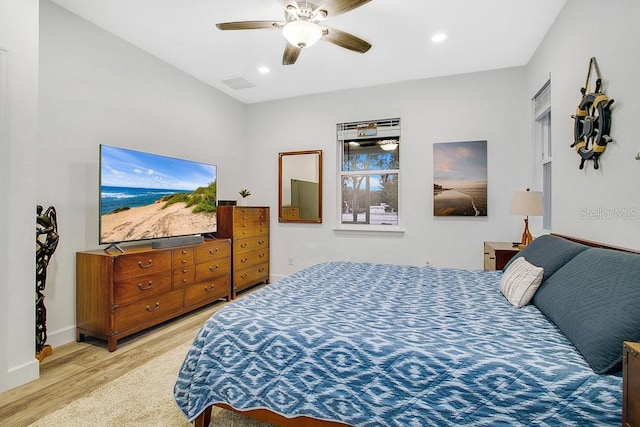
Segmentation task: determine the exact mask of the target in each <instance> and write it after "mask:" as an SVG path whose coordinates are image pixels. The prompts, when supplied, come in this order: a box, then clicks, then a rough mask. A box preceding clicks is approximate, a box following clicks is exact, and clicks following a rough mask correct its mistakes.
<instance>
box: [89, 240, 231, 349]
mask: <svg viewBox="0 0 640 427" xmlns="http://www.w3.org/2000/svg"><path fill="white" fill-rule="evenodd" d="M230 283H231V241H230V240H229V239H211V240H206V241H205V242H204V243H200V244H196V245H187V246H180V247H176V248H167V249H151V247H150V246H148V245H147V246H140V247H134V248H126V250H125V253H106V252H104V251H101V250H95V251H87V252H78V253H76V324H77V339H78V341H82V340H84V337H85V335H89V336H93V337H96V338H101V339H105V340H107V342H108V348H109V351H114V350H116V348H117V341H118V340H119V339H121V338H124V337H126V336H129V335H131V334H133V333H136V332H139V331H141V330H143V329H146V328H148V327H150V326H153V325H156V324H158V323H161V322H164V321H166V320H169V319H171V318H173V317H176V316H179V315H181V314H184V313H187V312H189V311H191V310H194V309H196V308H198V307H202V306H203V305H206V304H209V303H211V302H214V301H216V300H219V299H222V298H224V299H226V300H227V301H228V300H229V299H230V298H231V292H230V286H231V285H230Z"/></svg>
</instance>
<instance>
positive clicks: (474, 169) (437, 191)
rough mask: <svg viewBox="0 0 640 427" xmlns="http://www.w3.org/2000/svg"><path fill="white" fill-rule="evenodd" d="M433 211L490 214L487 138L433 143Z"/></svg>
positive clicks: (470, 214) (450, 214)
mask: <svg viewBox="0 0 640 427" xmlns="http://www.w3.org/2000/svg"><path fill="white" fill-rule="evenodd" d="M433 215H434V216H487V141H468V142H444V143H435V144H433Z"/></svg>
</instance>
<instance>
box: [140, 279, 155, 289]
mask: <svg viewBox="0 0 640 427" xmlns="http://www.w3.org/2000/svg"><path fill="white" fill-rule="evenodd" d="M152 286H153V281H151V280H149V284H148V285H147V286H144V285H143V284H142V283H138V289H140V290H141V291H146V290H147V289H151V287H152Z"/></svg>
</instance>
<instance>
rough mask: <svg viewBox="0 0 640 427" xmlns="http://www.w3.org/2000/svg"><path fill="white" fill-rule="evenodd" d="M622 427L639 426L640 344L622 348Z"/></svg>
mask: <svg viewBox="0 0 640 427" xmlns="http://www.w3.org/2000/svg"><path fill="white" fill-rule="evenodd" d="M622 426H623V427H639V426H640V343H637V342H625V343H624V345H623V347H622Z"/></svg>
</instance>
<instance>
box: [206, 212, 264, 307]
mask: <svg viewBox="0 0 640 427" xmlns="http://www.w3.org/2000/svg"><path fill="white" fill-rule="evenodd" d="M217 236H218V237H219V238H229V239H231V242H232V243H231V247H232V249H231V252H232V271H233V273H232V289H231V294H232V298H235V297H236V294H237V292H239V291H241V290H243V289H246V288H248V287H250V286H253V285H256V284H258V283H263V282H264V283H268V282H269V208H268V207H265V206H218V232H217Z"/></svg>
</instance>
